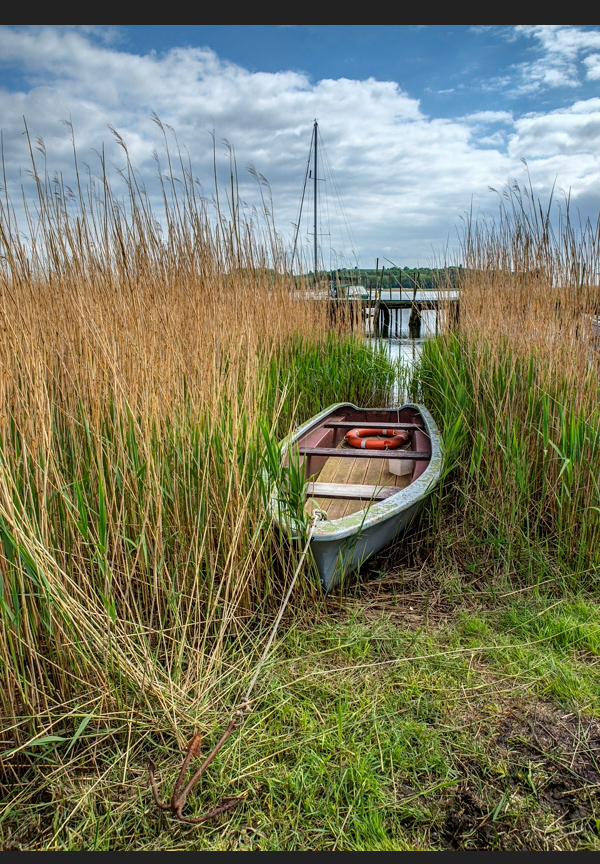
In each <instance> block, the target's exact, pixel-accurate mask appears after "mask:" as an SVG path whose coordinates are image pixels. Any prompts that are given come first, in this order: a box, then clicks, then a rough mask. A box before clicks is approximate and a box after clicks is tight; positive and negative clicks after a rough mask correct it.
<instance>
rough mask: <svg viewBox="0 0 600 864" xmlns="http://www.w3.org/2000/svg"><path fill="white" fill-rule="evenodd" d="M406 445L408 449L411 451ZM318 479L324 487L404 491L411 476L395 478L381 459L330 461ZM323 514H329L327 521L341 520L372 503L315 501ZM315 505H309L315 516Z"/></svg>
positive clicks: (340, 500) (333, 459) (325, 499)
mask: <svg viewBox="0 0 600 864" xmlns="http://www.w3.org/2000/svg"><path fill="white" fill-rule="evenodd" d="M408 448H409V445H406V448H405V449H408ZM313 479H318V480H319V481H320V482H322V483H356V484H368V485H373V486H376V485H379V486H384V485H389V486H398V487H404V486H408V484H409V481H410V474H400V475H398V474H392V473H391V472H390V471H388V463H387V462H386V461H385V460H383V461H382V460H381V459H364V458H357V459H336V458H335V457H332V458H331V459H328V460H327V462H326V463H325V465H324V466H323V468H322V469H321V471H320V472H319V476H318V478H316V477H315V478H313ZM313 500H314V501H316V502H317V505H318V506H319V508H320V509H321V510H324V511H325V512H326V513H327V517H328V518H329V519H330V520H332V519H341V518H342V517H343V516H349V515H350V514H351V513H358V511H359V510H363V509H364V508H365V507H366V506H368V504H369V501H368V500H363V499H361V498H350V499H348V498H319V497H316V498H314V499H313ZM313 509H314V504H310V503H308V504H307V510H308V511H309V512H312V510H313Z"/></svg>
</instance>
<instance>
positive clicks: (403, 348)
mask: <svg viewBox="0 0 600 864" xmlns="http://www.w3.org/2000/svg"><path fill="white" fill-rule="evenodd" d="M437 315H438V313H437V312H436V311H435V310H423V312H422V319H421V336H420V338H419V339H411V338H410V336H409V335H408V319H409V316H410V310H409V309H391V310H390V333H393V334H396V333H397V334H398V335H397V336H396V335H394V336H392V337H390V338H389V339H382V338H379V339H373V340H372V341H373V343H378V344H380V345H382V346H383V347H384V348H385V349H386V351H387V353H388V356H389V357H390V360H399V359H400V360H402V361H403V362H404V363H406V365H407V366H410V367H413V366H414V365H415V363H416V362H417V360H418V359H419V356H420V354H421V350H422V348H423V342H424V341H425V339H427V338H428V337H429V336H435V334H436V332H437V327H439V320H438V321H437V324H436V318H437ZM407 398H408V397H407V394H406V393H404V392H403V390H402V385H401V382H400V381H397V382H396V386H395V388H394V396H393V404H394V405H399V404H401V403H402V402H406V401H407Z"/></svg>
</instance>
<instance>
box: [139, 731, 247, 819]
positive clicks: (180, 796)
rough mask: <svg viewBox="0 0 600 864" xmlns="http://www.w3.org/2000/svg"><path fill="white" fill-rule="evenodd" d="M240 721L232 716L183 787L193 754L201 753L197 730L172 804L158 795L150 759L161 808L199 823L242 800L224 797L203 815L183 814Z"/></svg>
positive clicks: (150, 774)
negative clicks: (195, 789) (187, 802)
mask: <svg viewBox="0 0 600 864" xmlns="http://www.w3.org/2000/svg"><path fill="white" fill-rule="evenodd" d="M237 721H238V717H237V716H234V717H232V718H231V720H230V721H229V723H228V724H227V726H226V728H225V731H224V732H223V734H222V735H221V737H220V738H219V740H218V741H217V743H216V744H215V746H214V747H213V749H212V750H211V751H210V753H209V754H208V756H207V757H206V759H205V760H204V762H203V763H202V765H201V766H200V767H199V768H198V770H197V771H196V772H195V774H193V775H192V779H191V780H190V781H189V783H188V784H187V785H186V786H185V787H184V788H183V789H182V788H181V787H182V786H183V781H184V780H185V773H186V771H187V769H188V765H189V764H190V761H191V759H192V756H199V755H200V742H201V741H202V736H201V735H200V733H199V732H196V733H195V734H194V735H193V736H192V738H191V740H190V741H188V744H187V753H186V754H185V758H184V760H183V765H182V766H181V771H180V772H179V776H178V777H177V780H176V781H175V786H174V788H173V797H172V798H171V803H170V804H165V803H164V802H163V801H161V800H160V798H159V797H158V789H157V788H156V780H155V777H154V770H155V766H154V763H153V762H152V760H151V759H148V777H149V779H150V785H151V787H152V792H153V794H154V800H155V802H156V806H157V807H159V808H160V809H161V810H170V811H171V813H172V814H173V816H174V817H175V818H176V819H179V821H180V822H189V823H191V824H194V825H196V824H198V823H199V822H206V821H207V820H208V819H212V818H213V816H218V815H219V813H224V812H225V811H226V810H230V809H231V808H232V807H235V806H236V804H239V802H240V801H241V800H242V798H241V797H238V798H223V801H222V802H221V804H219V806H218V807H215V808H214V810H210V811H209V812H208V813H204V814H203V815H202V816H198V817H196V818H190V817H188V816H184V815H183V808H184V807H185V804H186V801H187V796H188V795H189V794H190V792H191V791H192V789H193V788H194V786H195V785H196V783H197V782H198V780H199V779H200V777H201V776H202V775H203V774H204V772H205V771H206V769H207V768H208V766H209V765H210V763H211V762H212V761H213V759H214V758H215V756H216V755H217V753H218V752H219V750H220V749H221V747H222V746H223V744H224V743H225V742H226V741H227V739H228V738H229V736H230V735H231V733H232V732H233V730H234V728H235V725H236V723H237Z"/></svg>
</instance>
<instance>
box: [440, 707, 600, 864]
mask: <svg viewBox="0 0 600 864" xmlns="http://www.w3.org/2000/svg"><path fill="white" fill-rule="evenodd" d="M486 750H487V754H488V756H489V757H492V758H491V759H488V760H487V764H485V765H484V764H482V763H481V762H477V761H474V760H473V761H469V762H467V763H465V764H464V765H463V768H464V770H465V775H466V778H467V779H465V780H464V781H463V782H461V784H460V785H459V786H458V787H457V788H456V789H455V790H454V791H453V792H452V793H451V794H450V795H447V796H446V797H445V798H444V800H443V801H441V802H440V804H441V813H440V815H441V823H440V821H439V820H436V822H437V824H438V825H440V824H441V827H440V829H439V830H436V831H435V832H434V834H435V836H436V839H437V840H438V842H439V843H440V845H442V846H445V847H446V848H449V849H460V850H482V851H483V850H504V851H509V850H512V851H514V850H522V851H528V850H531V851H533V850H544V851H550V850H569V849H586V848H587V849H590V848H598V829H599V825H600V818H599V817H600V804H599V800H600V799H599V793H600V721H598V720H597V719H596V718H593V717H587V716H584V715H581V714H576V713H569V714H566V713H565V712H564V711H561V710H560V709H558V708H556V707H554V706H551V705H547V704H544V703H536V704H534V705H532V706H529V707H527V708H524V706H522V705H516V704H515V705H513V706H511V707H510V708H509V709H508V710H507V711H506V712H505V714H504V715H503V716H502V718H501V720H500V722H499V723H498V724H497V725H496V726H495V728H494V729H493V731H492V734H491V736H490V739H489V741H488V742H486ZM494 759H495V760H497V766H498V767H497V770H494V769H493V768H490V762H492V761H493V760H494Z"/></svg>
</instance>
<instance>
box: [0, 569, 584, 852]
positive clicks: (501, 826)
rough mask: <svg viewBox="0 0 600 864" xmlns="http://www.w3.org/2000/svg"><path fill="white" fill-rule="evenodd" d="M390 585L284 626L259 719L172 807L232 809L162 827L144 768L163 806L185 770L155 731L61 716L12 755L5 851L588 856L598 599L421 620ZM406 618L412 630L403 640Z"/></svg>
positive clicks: (499, 606) (473, 598)
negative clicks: (235, 798)
mask: <svg viewBox="0 0 600 864" xmlns="http://www.w3.org/2000/svg"><path fill="white" fill-rule="evenodd" d="M415 579H418V577H417V576H416V574H415ZM412 587H413V588H414V586H412ZM428 587H429V588H431V587H433V586H431V585H429V586H428ZM444 587H445V586H444V585H443V584H440V585H438V586H437V594H438V597H439V596H441V595H443V593H444ZM385 591H386V582H385V580H384V582H383V583H382V582H381V581H380V580H379V581H377V582H376V583H372V584H371V587H370V589H365V588H357V589H355V591H354V593H352V592H351V593H350V595H349V596H348V598H347V600H346V601H341V603H340V601H334V600H330V601H328V603H327V611H328V616H327V617H326V618H325V617H323V616H322V620H321V621H320V622H319V621H315V620H311V619H312V617H313V616H308V615H307V616H306V617H305V619H304V621H301V620H298V619H297V616H296V620H295V621H294V619H293V618H292V617H290V616H288V618H287V620H286V625H287V626H286V627H285V629H284V630H282V631H281V634H280V637H279V639H278V642H277V644H276V648H275V650H274V653H273V655H272V657H271V660H270V662H269V663H268V665H267V667H266V669H265V671H264V674H263V676H262V677H261V680H260V686H259V689H258V692H257V694H256V695H257V697H258V699H257V703H256V707H255V710H254V712H253V713H252V714H251V715H250V716H249V717H248V719H247V720H246V722H245V724H244V726H243V727H242V728H241V729H240V730H239V731H238V732H236V733H234V736H233V737H232V739H231V743H230V744H228V745H226V747H225V748H224V750H223V751H222V752H221V753H220V754H219V756H218V757H217V759H216V760H215V762H214V763H213V765H212V766H211V767H210V769H209V771H208V772H207V775H206V777H205V779H203V781H202V783H201V784H200V785H199V786H198V787H196V789H195V790H194V791H193V792H192V794H191V795H190V798H189V802H188V807H187V810H186V813H187V814H188V815H200V814H201V813H202V812H205V811H206V810H208V809H210V808H211V807H213V806H216V805H217V804H218V802H219V800H220V798H221V796H223V795H230V794H238V795H242V796H243V798H244V800H243V803H242V804H240V805H239V806H238V807H237V808H236V809H234V810H233V811H230V813H228V814H225V815H224V816H221V817H217V818H216V819H214V820H213V822H212V823H208V824H206V825H201V826H184V825H181V824H180V823H179V824H178V823H176V822H174V821H173V820H172V819H171V818H170V817H169V816H167V815H163V814H161V813H160V812H159V811H157V810H156V808H155V806H154V802H153V800H152V796H151V793H150V790H149V786H148V783H147V777H146V771H145V758H146V757H147V756H148V755H150V756H151V757H152V758H153V759H154V760H155V761H156V763H157V764H158V765H159V778H160V779H159V782H160V788H161V792H162V794H164V795H165V797H168V795H169V794H170V793H169V790H170V789H171V787H172V784H173V781H174V777H175V775H176V773H177V771H178V766H179V764H180V762H181V753H180V752H179V749H178V748H177V747H176V746H175V744H176V742H175V741H174V740H173V739H172V737H171V736H170V735H169V734H168V732H167V728H166V727H167V726H168V723H167V724H166V725H165V722H164V720H161V718H160V717H159V716H156V717H155V718H154V723H153V726H150V724H149V718H148V717H144V716H141V715H139V714H138V713H137V712H132V713H131V714H130V715H127V714H123V715H122V716H121V717H120V718H117V717H114V716H113V717H111V718H110V719H109V720H105V719H103V718H102V717H99V716H94V714H93V712H92V711H90V712H89V713H88V714H86V716H85V717H83V718H82V717H81V712H74V715H73V717H72V718H71V720H70V723H67V722H66V720H65V721H63V723H62V724H59V725H58V726H57V727H56V728H54V730H53V733H54V734H55V738H56V740H52V741H51V740H49V736H45V740H39V741H38V743H37V744H35V743H33V742H32V743H30V745H29V746H28V747H26V748H23V749H22V750H21V751H20V754H19V755H20V759H21V761H22V763H24V762H25V760H27V762H28V764H27V765H25V764H22V765H21V768H20V769H19V771H20V784H19V790H20V791H19V794H18V795H16V796H14V797H13V800H12V802H11V804H10V805H9V806H8V807H7V808H6V809H5V810H4V811H3V813H2V818H1V819H0V830H1V831H2V838H3V840H2V843H3V848H5V849H10V848H31V849H77V848H85V849H99V850H100V849H104V850H108V849H137V850H145V849H181V850H184V849H189V850H191V849H195V850H197V849H205V850H243V849H254V850H261V851H267V850H272V851H281V850H284V849H285V850H290V851H293V850H309V849H311V850H325V851H331V850H334V849H336V850H339V851H342V850H366V849H368V850H382V851H384V850H413V849H422V850H424V849H440V850H443V849H453V848H459V849H470V848H471V849H504V850H507V849H512V850H516V849H527V848H529V849H540V850H551V849H563V850H565V849H579V850H584V849H595V850H597V849H599V848H600V840H599V839H598V822H597V820H598V817H599V815H600V813H599V811H598V807H597V798H596V796H595V793H594V788H595V786H596V785H597V783H598V782H599V781H600V768H599V766H598V760H597V756H598V747H599V746H600V721H599V720H598V719H595V718H599V717H600V699H599V697H598V693H600V689H599V688H598V664H597V657H598V655H597V653H594V652H596V651H597V647H598V621H599V617H600V616H599V613H598V609H597V605H596V604H595V603H594V602H593V601H592V600H591V599H589V598H586V597H584V596H583V595H580V596H579V597H576V598H572V599H571V600H570V601H566V602H565V603H564V604H557V603H556V602H555V601H554V600H552V599H550V598H546V599H544V598H541V597H538V598H537V599H535V600H530V599H528V598H523V599H522V601H521V602H519V603H518V604H517V603H515V602H514V600H511V599H510V598H507V599H506V600H505V601H500V602H499V601H497V600H496V601H494V602H493V603H491V604H490V605H489V608H486V606H485V603H482V600H484V599H485V598H482V597H481V594H480V593H479V596H477V595H476V593H474V592H468V591H467V592H465V595H464V597H463V603H462V604H459V605H458V606H455V607H454V608H453V609H452V612H451V613H450V614H446V615H445V616H444V617H443V618H441V617H437V618H436V621H435V626H433V621H431V620H430V624H429V626H425V608H424V604H423V602H422V594H421V593H419V592H414V591H410V590H406V591H404V592H403V591H401V590H400V591H399V590H398V589H397V586H396V588H395V589H394V590H393V591H388V593H385ZM375 597H378V598H379V607H380V609H379V612H378V613H377V614H373V611H372V606H373V598H375ZM488 599H489V598H488ZM474 603H477V604H478V606H479V611H475V610H474V609H473V608H472V609H471V611H470V612H469V611H468V610H467V605H468V604H471V605H473V604H474ZM410 607H412V608H413V610H414V613H413V614H416V616H417V618H420V623H418V622H417V626H416V627H415V626H414V623H415V621H414V620H412V621H411V624H412V625H413V626H411V625H409V626H404V627H402V626H399V625H400V623H401V620H402V617H401V616H402V610H408V609H409V608H410ZM461 607H462V609H461ZM321 608H322V609H323V611H325V609H324V607H321ZM542 622H543V623H542ZM407 623H408V621H407ZM567 634H568V635H567ZM238 651H239V649H234V650H232V651H231V654H230V657H231V662H232V665H235V663H236V658H237V657H238V656H239V654H238ZM224 665H225V666H226V665H227V662H225V663H224ZM232 674H235V673H234V672H232V673H230V675H232ZM227 681H228V676H227V675H225V676H224V684H226V683H227ZM230 686H231V682H229V687H230ZM227 690H228V687H227V686H224V692H227ZM226 714H227V704H226V702H225V703H223V704H222V706H221V708H220V710H217V711H215V713H214V715H212V716H211V717H206V716H204V717H203V718H202V720H201V721H200V720H199V726H200V729H201V730H202V731H203V732H204V733H205V736H206V738H205V741H204V744H203V748H204V749H205V750H208V748H209V745H210V742H211V741H214V740H216V737H217V735H218V734H219V726H220V725H221V723H222V720H223V717H224V716H226ZM165 719H166V718H165ZM84 721H87V722H84ZM161 727H162V728H163V729H164V731H161ZM73 730H75V731H77V730H81V731H80V733H79V735H78V736H77V738H76V740H74V739H75V734H74V733H73ZM191 731H192V729H191V728H190V729H189V733H190V734H191ZM14 758H15V759H16V757H14Z"/></svg>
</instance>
